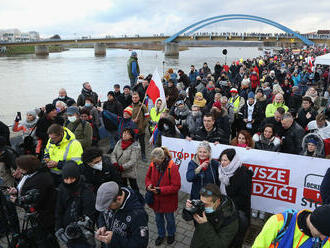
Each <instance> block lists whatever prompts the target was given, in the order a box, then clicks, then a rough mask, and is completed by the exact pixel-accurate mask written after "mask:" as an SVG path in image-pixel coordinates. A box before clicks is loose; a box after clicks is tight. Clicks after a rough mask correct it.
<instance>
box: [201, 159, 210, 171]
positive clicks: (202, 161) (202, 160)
mask: <svg viewBox="0 0 330 248" xmlns="http://www.w3.org/2000/svg"><path fill="white" fill-rule="evenodd" d="M209 160H210V159H209V158H206V159H199V164H200V165H201V164H202V163H204V162H205V161H209ZM207 168H208V167H206V168H205V167H203V168H202V170H203V171H206V170H207Z"/></svg>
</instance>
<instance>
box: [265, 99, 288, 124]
mask: <svg viewBox="0 0 330 248" xmlns="http://www.w3.org/2000/svg"><path fill="white" fill-rule="evenodd" d="M279 107H282V108H284V110H285V112H287V111H288V110H289V108H288V107H287V106H286V105H285V104H284V97H283V95H282V94H281V93H278V94H276V95H275V97H274V100H273V102H272V103H269V104H268V105H267V107H266V118H268V117H273V116H274V114H275V112H276V110H277V108H279Z"/></svg>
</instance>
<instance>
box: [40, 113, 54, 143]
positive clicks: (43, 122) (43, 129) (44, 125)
mask: <svg viewBox="0 0 330 248" xmlns="http://www.w3.org/2000/svg"><path fill="white" fill-rule="evenodd" d="M54 123H55V120H51V119H48V118H47V115H46V114H45V115H43V116H42V117H41V118H40V119H39V120H38V122H37V127H36V136H37V138H38V139H40V140H41V142H42V147H43V148H44V147H45V146H46V144H47V141H48V134H47V130H48V128H49V127H50V126H51V125H52V124H54Z"/></svg>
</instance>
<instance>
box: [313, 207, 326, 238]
mask: <svg viewBox="0 0 330 248" xmlns="http://www.w3.org/2000/svg"><path fill="white" fill-rule="evenodd" d="M310 221H311V223H312V224H313V226H314V227H315V228H316V229H317V230H318V231H319V232H320V233H321V234H323V235H325V236H330V225H329V223H330V205H322V206H321V207H318V208H317V209H315V210H314V212H313V213H311V217H310Z"/></svg>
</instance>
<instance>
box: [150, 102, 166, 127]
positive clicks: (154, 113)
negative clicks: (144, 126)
mask: <svg viewBox="0 0 330 248" xmlns="http://www.w3.org/2000/svg"><path fill="white" fill-rule="evenodd" d="M156 102H157V101H156ZM164 111H165V108H164V109H163V110H162V111H160V112H158V114H157V111H156V108H155V107H153V108H152V109H151V110H150V119H151V120H152V122H154V123H158V121H159V119H160V114H161V113H163V112H164ZM155 126H156V125H154V126H150V129H151V131H154V129H155Z"/></svg>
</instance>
